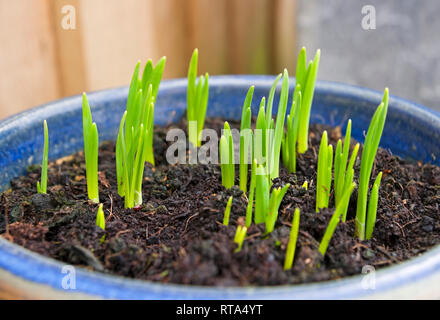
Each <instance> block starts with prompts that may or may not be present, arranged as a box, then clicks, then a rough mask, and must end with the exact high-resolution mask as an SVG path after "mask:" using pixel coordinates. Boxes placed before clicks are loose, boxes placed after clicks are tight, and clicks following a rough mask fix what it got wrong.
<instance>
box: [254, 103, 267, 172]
mask: <svg viewBox="0 0 440 320" xmlns="http://www.w3.org/2000/svg"><path fill="white" fill-rule="evenodd" d="M265 103H266V98H265V97H263V98H262V99H261V103H260V109H259V111H258V116H257V122H256V124H255V132H254V149H253V150H254V158H255V159H256V160H257V163H260V164H265V163H266V160H265V158H266V153H268V152H269V150H268V147H267V144H266V133H267V132H266V114H265V112H264V106H265ZM266 149H267V150H266Z"/></svg>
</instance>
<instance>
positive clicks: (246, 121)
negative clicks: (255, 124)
mask: <svg viewBox="0 0 440 320" xmlns="http://www.w3.org/2000/svg"><path fill="white" fill-rule="evenodd" d="M253 94H254V86H251V87H250V88H249V91H248V93H247V95H246V99H245V100H244V104H243V111H242V113H241V126H240V190H242V191H243V192H246V189H247V180H248V158H249V147H250V146H251V144H250V143H249V140H250V139H246V138H248V136H247V133H251V117H252V113H251V103H252V96H253Z"/></svg>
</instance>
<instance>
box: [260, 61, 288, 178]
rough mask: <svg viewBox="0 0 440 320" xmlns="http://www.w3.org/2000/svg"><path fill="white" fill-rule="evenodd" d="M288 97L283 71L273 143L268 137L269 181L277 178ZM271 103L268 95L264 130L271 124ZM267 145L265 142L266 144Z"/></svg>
mask: <svg viewBox="0 0 440 320" xmlns="http://www.w3.org/2000/svg"><path fill="white" fill-rule="evenodd" d="M288 97H289V74H288V72H287V69H284V74H283V85H282V87H281V96H280V101H279V104H278V111H277V119H276V123H275V134H274V137H273V141H270V140H271V139H270V136H269V141H268V142H269V150H270V152H269V154H268V156H269V159H270V160H269V168H270V171H269V176H270V179H271V180H272V179H275V178H278V176H279V166H280V153H281V140H282V139H283V135H284V119H285V118H286V110H287V99H288ZM272 102H273V96H272V98H271V96H270V95H269V101H268V108H267V115H266V128H270V129H272V128H271V126H272V125H271V124H270V123H271V122H270V120H272ZM266 143H267V142H266Z"/></svg>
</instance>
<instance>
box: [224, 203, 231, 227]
mask: <svg viewBox="0 0 440 320" xmlns="http://www.w3.org/2000/svg"><path fill="white" fill-rule="evenodd" d="M231 205H232V196H230V197H229V199H228V203H227V204H226V209H225V215H224V216H223V224H224V225H225V226H228V225H229V216H230V214H231Z"/></svg>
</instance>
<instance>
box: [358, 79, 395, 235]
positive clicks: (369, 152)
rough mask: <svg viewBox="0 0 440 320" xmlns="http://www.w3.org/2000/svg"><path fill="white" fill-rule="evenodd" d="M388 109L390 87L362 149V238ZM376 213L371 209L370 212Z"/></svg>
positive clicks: (360, 197) (360, 187)
mask: <svg viewBox="0 0 440 320" xmlns="http://www.w3.org/2000/svg"><path fill="white" fill-rule="evenodd" d="M387 110H388V88H386V89H385V92H384V95H383V99H382V102H381V104H380V105H379V107H378V108H377V109H376V112H375V113H374V115H373V118H372V119H371V123H370V126H369V127H368V132H367V136H366V138H365V143H364V149H363V151H362V159H361V169H360V176H359V191H358V198H357V209H356V229H355V233H356V236H357V237H358V238H359V239H360V240H364V239H365V221H366V220H367V217H366V213H367V196H368V187H369V182H370V177H371V171H372V169H373V164H374V159H375V157H376V153H377V149H378V147H379V142H380V138H381V136H382V132H383V128H384V125H385V119H386V116H387ZM370 213H371V214H374V215H375V214H376V212H375V211H374V213H373V211H370V210H369V214H370ZM370 226H371V223H370Z"/></svg>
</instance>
